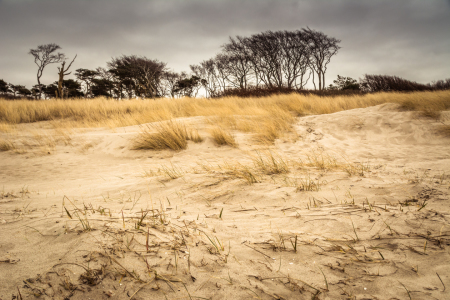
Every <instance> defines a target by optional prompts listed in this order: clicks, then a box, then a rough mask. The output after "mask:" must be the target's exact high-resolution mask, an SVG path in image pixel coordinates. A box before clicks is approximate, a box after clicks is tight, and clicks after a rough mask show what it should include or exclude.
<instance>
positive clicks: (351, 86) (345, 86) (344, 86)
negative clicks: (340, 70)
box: [330, 75, 359, 90]
mask: <svg viewBox="0 0 450 300" xmlns="http://www.w3.org/2000/svg"><path fill="white" fill-rule="evenodd" d="M337 77H338V78H337V79H336V80H334V81H333V83H334V84H335V85H336V88H337V89H338V90H359V84H358V82H357V80H356V79H353V78H351V77H344V76H340V75H338V76H337ZM330 86H331V85H330Z"/></svg>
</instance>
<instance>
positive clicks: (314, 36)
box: [302, 28, 341, 90]
mask: <svg viewBox="0 0 450 300" xmlns="http://www.w3.org/2000/svg"><path fill="white" fill-rule="evenodd" d="M302 31H303V33H304V34H305V35H306V37H307V42H308V46H309V50H310V64H309V65H310V67H311V68H312V69H313V70H314V72H316V74H317V77H318V79H319V90H322V89H324V88H325V73H326V71H327V65H328V63H330V60H331V57H333V56H334V55H336V54H337V53H338V51H339V49H340V48H341V47H339V46H338V44H339V43H340V42H341V41H340V40H338V39H336V38H333V37H329V36H327V35H326V34H324V33H323V32H320V31H315V30H312V29H310V28H307V29H303V30H302Z"/></svg>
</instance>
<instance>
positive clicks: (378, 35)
mask: <svg viewBox="0 0 450 300" xmlns="http://www.w3.org/2000/svg"><path fill="white" fill-rule="evenodd" d="M306 26H309V27H310V28H313V29H316V30H320V31H323V32H325V33H326V34H328V35H331V36H334V37H336V38H339V39H341V40H342V43H341V46H342V49H341V50H340V53H339V54H338V55H337V56H336V57H335V58H334V59H333V60H332V62H331V64H330V67H329V69H328V73H327V81H328V83H330V82H331V81H332V80H333V79H334V78H336V75H337V74H340V75H345V76H351V77H354V78H358V77H360V76H362V75H363V74H365V73H369V74H373V73H376V74H390V75H398V76H402V77H405V78H407V79H411V80H416V81H418V82H430V81H432V80H436V79H442V78H448V77H450V74H449V72H448V70H450V60H449V59H448V58H449V57H450V34H449V30H448V28H450V1H449V0H427V1H423V0H396V1H391V0H329V1H325V0H314V1H306V0H305V1H290V0H278V1H275V0H258V1H255V0H241V1H239V0H192V1H191V0H154V1H148V0H147V1H144V0H136V1H134V0H127V1H119V0H70V1H69V0H21V1H20V0H0V28H1V30H0V42H1V44H2V46H1V47H0V78H3V79H4V80H6V81H8V82H12V83H15V84H19V83H20V84H26V85H27V86H29V87H30V86H31V85H33V84H35V71H36V68H35V65H34V64H33V60H32V57H31V56H29V55H28V54H27V52H28V51H29V49H30V48H33V47H36V46H37V45H39V44H45V43H50V42H55V43H57V44H59V45H61V47H63V50H62V51H63V52H65V53H66V54H67V55H68V56H73V55H75V53H77V54H78V58H77V61H76V63H75V64H74V67H75V68H80V67H83V68H95V67H98V66H105V63H106V61H108V60H109V59H110V58H111V57H113V56H118V55H121V54H137V55H145V56H147V57H149V58H156V59H159V60H161V61H164V62H167V63H168V66H169V67H170V68H172V69H174V70H176V71H182V70H186V71H187V70H188V69H189V65H190V64H195V63H198V62H200V61H201V60H204V59H208V58H210V57H212V56H213V55H215V54H216V53H217V52H219V51H220V46H221V45H222V44H223V43H225V42H226V41H227V39H228V37H229V36H235V35H243V36H245V35H250V34H252V33H258V32H261V31H265V30H295V29H300V28H303V27H306ZM54 80H56V66H50V67H48V69H46V70H45V72H44V82H46V83H50V82H52V81H54Z"/></svg>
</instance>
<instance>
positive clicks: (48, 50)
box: [29, 43, 65, 99]
mask: <svg viewBox="0 0 450 300" xmlns="http://www.w3.org/2000/svg"><path fill="white" fill-rule="evenodd" d="M58 49H61V47H60V46H59V45H57V44H54V43H52V44H46V45H39V46H38V47H37V48H36V49H30V52H29V54H31V55H32V56H33V57H34V63H35V64H36V65H37V66H38V71H37V82H38V87H39V92H38V99H41V96H42V84H41V77H42V73H43V72H44V68H45V67H46V66H47V65H49V64H54V63H59V62H61V61H63V60H64V58H65V57H64V54H63V53H59V52H58V53H56V54H55V53H54V52H55V51H56V50H58Z"/></svg>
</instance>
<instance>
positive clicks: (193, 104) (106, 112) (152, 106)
mask: <svg viewBox="0 0 450 300" xmlns="http://www.w3.org/2000/svg"><path fill="white" fill-rule="evenodd" d="M383 103H398V104H400V107H402V108H403V109H406V110H416V111H442V110H448V109H450V91H438V92H415V93H377V94H366V95H356V96H342V97H318V96H314V95H310V96H304V95H299V94H290V95H275V96H270V97H264V98H237V97H228V98H220V99H191V98H182V99H158V100H123V101H116V100H110V99H106V98H96V99H89V100H83V99H75V100H46V101H28V100H14V101H10V100H0V124H19V123H31V122H39V121H52V122H53V123H54V124H55V126H56V127H59V126H68V127H104V126H109V127H120V126H128V125H137V124H144V123H149V122H155V121H162V120H169V119H172V118H178V117H192V116H207V117H211V116H222V117H226V116H236V115H239V116H256V117H269V118H271V117H272V116H274V115H275V116H278V118H277V120H278V121H279V120H282V119H284V120H285V121H286V116H287V115H286V113H289V114H291V115H296V116H301V115H309V114H328V113H334V112H338V111H343V110H348V109H353V108H364V107H369V106H374V105H379V104H383ZM279 116H281V118H280V117H279ZM264 119H266V118H264ZM283 122H284V121H283ZM283 122H282V123H283ZM288 123H289V121H288ZM269 125H270V126H274V125H273V124H269ZM275 126H281V127H283V126H285V124H284V125H283V124H278V125H275Z"/></svg>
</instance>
